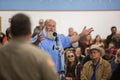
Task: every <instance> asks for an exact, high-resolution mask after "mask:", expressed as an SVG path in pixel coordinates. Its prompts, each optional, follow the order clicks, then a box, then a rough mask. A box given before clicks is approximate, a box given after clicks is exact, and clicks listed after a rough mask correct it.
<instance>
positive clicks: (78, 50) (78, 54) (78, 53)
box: [75, 47, 82, 57]
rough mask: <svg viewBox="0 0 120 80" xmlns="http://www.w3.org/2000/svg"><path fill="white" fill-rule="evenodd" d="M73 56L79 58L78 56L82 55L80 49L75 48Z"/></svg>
mask: <svg viewBox="0 0 120 80" xmlns="http://www.w3.org/2000/svg"><path fill="white" fill-rule="evenodd" d="M75 54H76V56H77V57H80V55H81V54H82V50H81V47H76V48H75Z"/></svg>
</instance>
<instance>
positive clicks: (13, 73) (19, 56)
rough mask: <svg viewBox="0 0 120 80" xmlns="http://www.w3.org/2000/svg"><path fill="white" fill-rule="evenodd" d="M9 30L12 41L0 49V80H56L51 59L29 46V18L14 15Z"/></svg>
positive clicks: (22, 15)
mask: <svg viewBox="0 0 120 80" xmlns="http://www.w3.org/2000/svg"><path fill="white" fill-rule="evenodd" d="M10 30H11V34H12V39H11V40H10V41H9V42H8V44H6V45H5V46H3V47H2V48H1V49H0V80H58V77H57V74H56V73H57V72H56V71H55V69H54V64H53V62H52V60H51V58H50V57H49V56H48V55H46V54H45V53H44V52H43V51H42V50H40V49H38V48H37V47H35V46H33V45H30V44H29V40H30V38H31V23H30V19H29V17H28V16H26V15H24V14H21V13H19V14H16V15H14V16H13V17H12V19H11V26H10Z"/></svg>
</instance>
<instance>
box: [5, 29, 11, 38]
mask: <svg viewBox="0 0 120 80" xmlns="http://www.w3.org/2000/svg"><path fill="white" fill-rule="evenodd" d="M6 36H7V40H10V39H11V38H12V35H11V31H10V27H8V28H7V29H6Z"/></svg>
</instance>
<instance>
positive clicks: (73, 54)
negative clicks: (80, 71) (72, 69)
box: [67, 48, 76, 63]
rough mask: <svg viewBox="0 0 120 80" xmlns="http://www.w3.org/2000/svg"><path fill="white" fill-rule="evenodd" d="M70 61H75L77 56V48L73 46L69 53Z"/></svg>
mask: <svg viewBox="0 0 120 80" xmlns="http://www.w3.org/2000/svg"><path fill="white" fill-rule="evenodd" d="M67 58H68V62H70V63H73V62H75V59H76V56H75V50H74V49H73V48H71V49H70V52H69V54H68V55H67Z"/></svg>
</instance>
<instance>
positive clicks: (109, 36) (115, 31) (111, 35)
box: [106, 26, 117, 46]
mask: <svg viewBox="0 0 120 80" xmlns="http://www.w3.org/2000/svg"><path fill="white" fill-rule="evenodd" d="M116 33H117V27H116V26H112V27H111V34H110V35H108V36H107V38H106V44H107V46H108V44H109V43H110V42H112V38H113V36H114V35H115V34H116Z"/></svg>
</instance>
